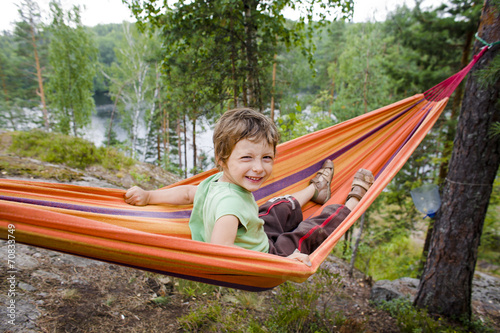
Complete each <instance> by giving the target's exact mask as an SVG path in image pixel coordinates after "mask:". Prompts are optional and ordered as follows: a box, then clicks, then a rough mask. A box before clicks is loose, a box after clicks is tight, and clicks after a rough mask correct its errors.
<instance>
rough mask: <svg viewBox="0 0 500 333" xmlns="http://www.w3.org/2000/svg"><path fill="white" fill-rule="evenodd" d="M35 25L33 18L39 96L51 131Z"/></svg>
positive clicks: (31, 32) (33, 40) (45, 120)
mask: <svg viewBox="0 0 500 333" xmlns="http://www.w3.org/2000/svg"><path fill="white" fill-rule="evenodd" d="M34 25H35V23H34V22H33V18H30V34H31V44H32V45H33V53H34V55H35V66H36V77H37V80H38V91H37V94H38V96H40V100H41V102H42V112H43V123H44V127H45V130H47V131H48V130H49V128H50V125H49V112H48V111H47V104H46V102H45V92H44V90H43V77H42V67H41V66H40V58H39V57H38V49H37V47H36V38H35V28H34V27H33V26H34ZM75 136H76V135H75Z"/></svg>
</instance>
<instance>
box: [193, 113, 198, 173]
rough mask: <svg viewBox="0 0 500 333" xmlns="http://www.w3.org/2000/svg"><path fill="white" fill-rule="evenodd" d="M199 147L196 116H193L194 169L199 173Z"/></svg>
mask: <svg viewBox="0 0 500 333" xmlns="http://www.w3.org/2000/svg"><path fill="white" fill-rule="evenodd" d="M196 151H197V147H196V116H193V170H194V172H195V173H197V169H198V168H197V165H196V162H197V161H198V156H197V155H198V154H197V152H196Z"/></svg>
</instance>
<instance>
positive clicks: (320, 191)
mask: <svg viewBox="0 0 500 333" xmlns="http://www.w3.org/2000/svg"><path fill="white" fill-rule="evenodd" d="M332 178H333V162H332V161H330V160H326V161H325V162H324V163H323V166H322V167H321V169H319V171H318V173H317V174H316V176H314V178H313V179H311V182H310V184H314V188H315V191H314V196H313V197H312V199H311V201H314V202H316V203H319V204H324V203H325V202H327V201H328V199H330V196H331V189H330V183H331V182H332Z"/></svg>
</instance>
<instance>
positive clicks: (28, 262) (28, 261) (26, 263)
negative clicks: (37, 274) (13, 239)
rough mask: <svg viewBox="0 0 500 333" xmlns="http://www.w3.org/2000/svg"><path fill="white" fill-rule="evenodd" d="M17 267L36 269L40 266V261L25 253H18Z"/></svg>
mask: <svg viewBox="0 0 500 333" xmlns="http://www.w3.org/2000/svg"><path fill="white" fill-rule="evenodd" d="M14 261H15V266H16V268H18V269H35V268H37V267H38V266H40V263H39V262H38V260H36V259H35V258H33V257H32V256H30V255H27V254H24V253H19V252H18V253H16V259H15V260H14Z"/></svg>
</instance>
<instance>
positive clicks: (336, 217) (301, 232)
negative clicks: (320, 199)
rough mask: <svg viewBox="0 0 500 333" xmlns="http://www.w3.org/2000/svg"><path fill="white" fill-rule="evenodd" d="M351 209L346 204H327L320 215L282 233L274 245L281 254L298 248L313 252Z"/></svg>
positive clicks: (306, 252)
mask: <svg viewBox="0 0 500 333" xmlns="http://www.w3.org/2000/svg"><path fill="white" fill-rule="evenodd" d="M350 212H351V210H350V209H349V208H347V207H346V206H344V205H339V204H333V205H328V206H326V207H325V208H324V209H323V211H322V212H321V214H320V215H318V216H315V217H312V218H309V219H307V220H305V221H302V222H301V223H300V224H299V225H298V227H297V228H296V229H295V230H293V231H290V232H285V233H283V234H281V235H280V236H279V237H278V238H277V239H276V241H275V244H274V246H275V247H276V249H277V252H278V253H280V255H283V256H288V255H290V254H292V253H293V251H295V249H298V250H299V251H300V252H301V253H305V254H311V253H312V252H313V251H314V250H316V249H317V248H318V246H320V245H321V243H323V241H324V240H325V239H326V238H327V237H328V236H329V235H330V234H331V233H332V232H333V231H334V230H335V229H337V227H338V226H339V225H340V223H342V221H344V219H345V218H346V217H347V215H349V213H350Z"/></svg>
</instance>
